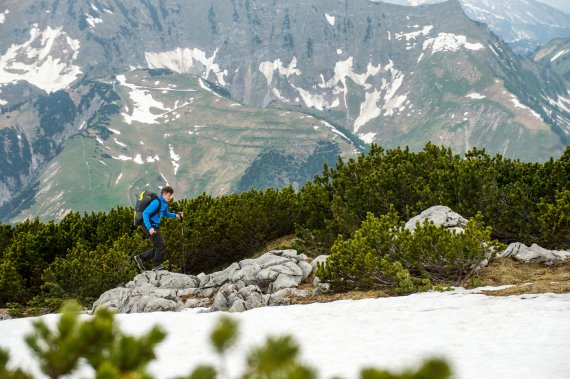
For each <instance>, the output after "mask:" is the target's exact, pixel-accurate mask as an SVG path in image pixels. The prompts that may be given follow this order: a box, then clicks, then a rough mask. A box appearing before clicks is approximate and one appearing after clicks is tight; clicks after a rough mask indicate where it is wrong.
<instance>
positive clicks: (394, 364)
mask: <svg viewBox="0 0 570 379" xmlns="http://www.w3.org/2000/svg"><path fill="white" fill-rule="evenodd" d="M471 292H473V291H471ZM220 315H221V314H220V313H199V312H197V311H196V310H192V311H187V312H180V313H171V312H163V313H147V314H130V315H118V316H117V320H118V322H119V323H120V327H121V330H123V331H124V332H126V333H129V334H141V333H144V332H146V331H148V330H149V329H150V327H151V326H152V325H155V324H160V325H161V326H162V327H163V328H164V329H165V330H166V331H167V332H168V337H167V339H166V340H165V341H164V342H163V343H162V344H160V345H159V347H158V350H157V355H158V359H157V360H156V361H155V362H154V363H152V364H151V365H150V367H149V370H150V372H151V374H152V375H154V376H155V377H156V378H174V377H176V376H181V375H187V374H189V373H190V371H191V368H193V367H195V366H196V365H197V364H199V363H213V364H217V363H218V361H217V357H216V356H215V354H214V353H213V351H212V349H211V348H210V344H209V342H208V339H209V333H210V331H211V330H212V328H213V326H214V324H215V322H216V321H217V319H218V318H219V317H220ZM85 317H88V316H85ZM232 317H234V318H236V319H237V320H239V323H240V330H241V333H240V339H239V343H238V345H237V346H236V348H235V349H234V350H232V352H231V354H230V355H229V356H228V361H227V362H228V369H229V370H228V371H229V374H230V375H229V377H230V378H237V377H238V374H239V373H240V372H241V369H242V368H243V365H244V359H245V352H246V351H248V350H249V348H250V347H251V346H257V345H260V344H262V343H263V341H264V340H265V338H266V337H267V336H268V335H275V336H279V335H284V334H289V335H293V336H294V338H295V340H296V341H297V342H298V343H299V344H300V345H301V349H302V351H301V356H302V358H303V359H304V362H305V363H308V364H309V365H312V366H313V367H315V368H317V369H318V372H319V374H320V378H327V379H329V378H332V377H333V376H340V377H343V378H356V377H358V375H357V373H358V372H359V369H360V368H362V367H364V366H374V367H379V368H388V369H394V370H399V369H402V368H406V367H410V366H414V367H416V366H417V365H418V364H419V363H420V362H421V361H422V360H423V359H424V358H427V357H432V356H440V357H445V358H446V359H447V360H448V361H449V362H450V363H451V364H452V366H453V370H454V372H455V378H461V379H469V378H473V379H475V378H477V379H482V378H501V379H509V378H513V379H515V378H516V379H525V378H528V379H537V378H544V379H567V378H570V359H568V357H569V356H570V342H569V341H570V294H563V295H554V294H542V295H519V296H509V297H491V296H485V295H482V294H474V293H469V291H465V290H462V289H457V290H455V291H453V292H445V293H424V294H415V295H410V296H404V297H393V298H384V299H365V300H344V301H337V302H332V303H326V304H310V305H294V306H288V307H268V308H258V309H254V310H251V311H248V312H244V313H240V314H232ZM42 318H43V319H44V320H46V321H47V322H48V323H50V324H53V323H54V322H55V321H57V319H58V316H57V315H48V316H44V317H42ZM33 320H34V318H29V319H16V320H6V321H0V336H2V337H1V338H0V346H1V347H4V348H8V349H9V350H10V353H11V361H10V364H11V365H12V366H14V365H15V366H19V367H23V368H25V369H26V370H32V369H33V368H34V367H35V360H33V359H32V358H31V353H30V352H29V349H28V348H27V347H26V345H25V343H24V342H23V336H24V335H26V334H28V333H29V332H30V330H31V323H32V321H33ZM34 370H35V371H34V374H35V376H37V377H40V376H39V374H38V370H37V368H34ZM82 374H83V375H81V376H82V377H85V376H89V372H88V371H83V372H82ZM79 376H80V374H79V373H77V375H75V376H74V377H79Z"/></svg>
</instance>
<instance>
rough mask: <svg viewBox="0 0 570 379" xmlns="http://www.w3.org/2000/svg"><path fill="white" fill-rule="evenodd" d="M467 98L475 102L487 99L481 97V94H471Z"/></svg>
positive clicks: (483, 96)
mask: <svg viewBox="0 0 570 379" xmlns="http://www.w3.org/2000/svg"><path fill="white" fill-rule="evenodd" d="M465 97H467V98H469V99H473V100H481V99H484V98H486V97H487V96H485V95H481V94H480V93H477V92H471V93H469V94H467V95H465Z"/></svg>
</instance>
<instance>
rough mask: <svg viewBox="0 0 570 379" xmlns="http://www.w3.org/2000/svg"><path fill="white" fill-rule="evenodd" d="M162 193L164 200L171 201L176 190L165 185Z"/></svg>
mask: <svg viewBox="0 0 570 379" xmlns="http://www.w3.org/2000/svg"><path fill="white" fill-rule="evenodd" d="M160 194H161V195H162V197H163V198H164V200H166V201H170V200H172V197H173V196H174V190H173V189H172V187H170V186H164V187H162V190H160Z"/></svg>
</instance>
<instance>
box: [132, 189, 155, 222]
mask: <svg viewBox="0 0 570 379" xmlns="http://www.w3.org/2000/svg"><path fill="white" fill-rule="evenodd" d="M154 199H158V196H157V194H156V193H154V192H149V191H144V192H142V193H141V194H140V196H139V198H138V200H137V202H136V204H135V222H134V224H135V226H142V225H144V222H143V216H142V214H143V211H144V210H145V209H146V208H147V207H148V206H149V204H150V203H151V202H152V201H153V200H154ZM159 211H160V204H159V205H158V208H157V209H156V212H155V213H158V212H159Z"/></svg>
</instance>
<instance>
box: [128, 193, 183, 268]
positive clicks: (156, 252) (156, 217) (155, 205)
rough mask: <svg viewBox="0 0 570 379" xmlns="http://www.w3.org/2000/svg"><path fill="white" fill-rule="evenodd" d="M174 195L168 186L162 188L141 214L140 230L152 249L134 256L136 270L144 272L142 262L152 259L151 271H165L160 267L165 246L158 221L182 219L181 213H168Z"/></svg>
mask: <svg viewBox="0 0 570 379" xmlns="http://www.w3.org/2000/svg"><path fill="white" fill-rule="evenodd" d="M173 195H174V190H173V189H172V187H170V186H165V187H162V190H161V191H160V196H158V197H156V198H155V199H154V200H152V201H151V202H150V203H149V204H148V206H147V207H146V209H145V210H144V211H143V212H142V220H143V223H142V228H143V231H144V232H145V234H146V235H147V236H149V237H150V240H151V241H152V244H153V247H152V249H149V250H147V251H145V252H144V253H142V254H140V255H135V256H134V257H133V258H134V260H135V262H136V263H137V266H138V268H139V269H140V270H141V271H144V269H145V268H144V264H143V261H145V260H147V259H151V258H152V270H153V271H158V270H166V268H165V267H164V266H163V265H162V259H163V258H164V251H165V250H166V244H165V243H164V238H162V235H160V230H159V225H160V219H161V218H162V217H168V218H182V217H183V216H184V214H183V213H182V212H179V213H172V212H169V211H168V202H169V201H170V200H172V197H173Z"/></svg>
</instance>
